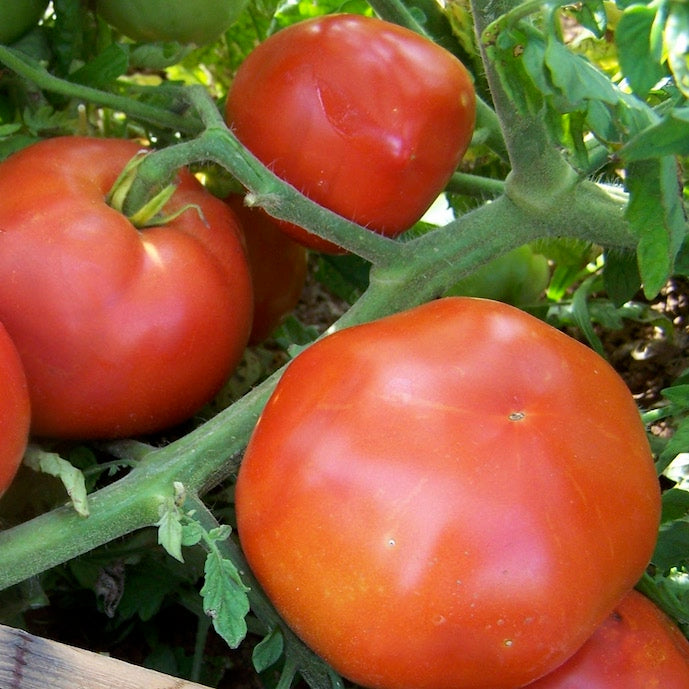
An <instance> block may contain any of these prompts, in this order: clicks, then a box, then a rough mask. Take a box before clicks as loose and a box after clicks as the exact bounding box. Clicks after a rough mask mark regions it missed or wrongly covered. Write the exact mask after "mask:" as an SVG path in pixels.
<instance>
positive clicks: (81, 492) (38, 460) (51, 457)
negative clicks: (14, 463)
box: [24, 444, 89, 517]
mask: <svg viewBox="0 0 689 689" xmlns="http://www.w3.org/2000/svg"><path fill="white" fill-rule="evenodd" d="M24 464H26V466H28V467H29V468H31V469H33V470H34V471H38V472H41V473H43V474H49V475H50V476H55V477H56V478H58V479H60V481H62V485H63V486H64V487H65V490H66V491H67V495H69V497H70V499H71V501H72V506H73V507H74V510H75V511H76V513H77V514H78V515H79V516H80V517H88V516H89V504H88V497H87V495H86V482H85V480H84V474H83V473H82V472H81V471H79V469H77V468H76V467H74V466H73V465H72V464H70V463H69V462H68V461H67V460H66V459H63V458H62V457H60V455H59V454H57V453H56V452H48V451H47V450H43V449H42V448H40V447H38V446H37V445H34V444H30V445H29V446H28V447H27V449H26V453H25V454H24Z"/></svg>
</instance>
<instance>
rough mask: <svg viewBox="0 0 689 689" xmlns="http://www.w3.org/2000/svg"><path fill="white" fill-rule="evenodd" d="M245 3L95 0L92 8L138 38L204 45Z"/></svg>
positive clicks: (238, 0) (223, 0) (230, 0)
mask: <svg viewBox="0 0 689 689" xmlns="http://www.w3.org/2000/svg"><path fill="white" fill-rule="evenodd" d="M245 4H246V3H245V1H244V0H196V1H195V2H189V1H188V0H147V1H146V2H139V1H138V0H97V2H96V11H97V12H98V13H99V14H100V15H101V16H102V17H103V19H105V20H106V21H107V22H108V23H109V24H111V25H112V26H113V27H115V28H116V29H117V30H118V31H120V32H121V33H123V34H124V35H125V36H128V37H129V38H133V39H135V40H138V41H178V42H180V43H195V44H197V45H205V44H206V43H211V42H212V41H214V40H216V39H217V38H218V37H219V36H220V35H221V34H222V33H223V32H224V31H226V30H227V29H228V28H229V27H230V25H231V24H232V22H234V21H235V19H236V18H237V16H238V15H239V13H240V12H241V11H242V9H244V6H245Z"/></svg>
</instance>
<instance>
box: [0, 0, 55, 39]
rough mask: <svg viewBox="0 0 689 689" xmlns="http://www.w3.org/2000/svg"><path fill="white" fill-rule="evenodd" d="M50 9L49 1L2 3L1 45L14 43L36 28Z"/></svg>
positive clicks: (0, 9) (21, 0) (28, 0)
mask: <svg viewBox="0 0 689 689" xmlns="http://www.w3.org/2000/svg"><path fill="white" fill-rule="evenodd" d="M46 7H48V0H3V1H2V2H0V43H12V42H13V41H16V40H17V39H18V38H19V37H20V36H21V35H22V34H24V33H26V32H27V31H28V30H29V29H31V28H32V27H34V26H35V25H36V24H37V23H38V20H39V19H40V18H41V17H42V16H43V13H44V12H45V10H46Z"/></svg>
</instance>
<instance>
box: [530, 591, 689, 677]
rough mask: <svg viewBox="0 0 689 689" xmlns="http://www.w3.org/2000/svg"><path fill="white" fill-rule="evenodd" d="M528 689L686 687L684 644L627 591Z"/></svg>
mask: <svg viewBox="0 0 689 689" xmlns="http://www.w3.org/2000/svg"><path fill="white" fill-rule="evenodd" d="M529 689H689V642H688V641H687V639H686V638H685V637H684V636H683V634H682V632H681V631H680V630H679V628H678V627H677V626H676V625H675V624H673V623H672V622H671V621H670V619H669V618H668V617H667V616H666V615H665V614H664V613H663V612H662V611H661V610H660V609H659V608H657V607H656V606H655V605H654V604H653V603H652V602H651V601H650V600H648V598H646V597H645V596H642V595H641V594H640V593H638V592H637V591H632V592H631V593H630V594H629V595H628V596H627V597H626V598H625V599H624V600H623V601H622V602H621V603H620V604H619V605H618V606H617V607H616V608H615V611H614V612H613V613H612V614H611V615H610V616H609V617H608V618H607V619H606V620H605V622H603V624H602V625H601V626H600V627H599V628H598V629H597V630H596V631H595V633H594V634H593V636H592V637H591V638H590V639H589V640H588V641H587V642H586V643H585V644H584V646H583V647H582V648H581V649H580V650H579V651H578V652H577V653H575V655H574V656H573V657H572V658H571V659H570V660H568V661H567V662H566V663H565V664H564V665H561V666H560V667H559V668H558V669H557V670H555V671H554V672H552V673H550V674H549V675H547V676H546V677H544V678H543V679H540V680H538V681H537V682H534V683H533V684H530V685H529Z"/></svg>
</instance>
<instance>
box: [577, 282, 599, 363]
mask: <svg viewBox="0 0 689 689" xmlns="http://www.w3.org/2000/svg"><path fill="white" fill-rule="evenodd" d="M597 277H598V276H596V275H592V276H591V277H590V278H587V279H586V280H584V282H582V283H581V285H580V286H579V287H578V288H577V289H576V291H575V292H574V295H573V296H572V317H573V318H574V322H575V323H576V325H577V326H578V327H579V329H580V330H581V332H582V333H583V334H584V336H585V337H586V339H587V340H588V343H589V344H590V345H591V348H592V349H593V350H594V351H595V352H597V353H598V354H600V356H602V357H605V356H606V355H605V349H604V348H603V343H602V342H601V339H600V337H598V335H597V334H596V331H595V330H594V328H593V321H592V319H591V316H590V314H589V308H588V298H589V296H590V294H591V292H592V291H593V289H594V287H595V285H596V280H597Z"/></svg>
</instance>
